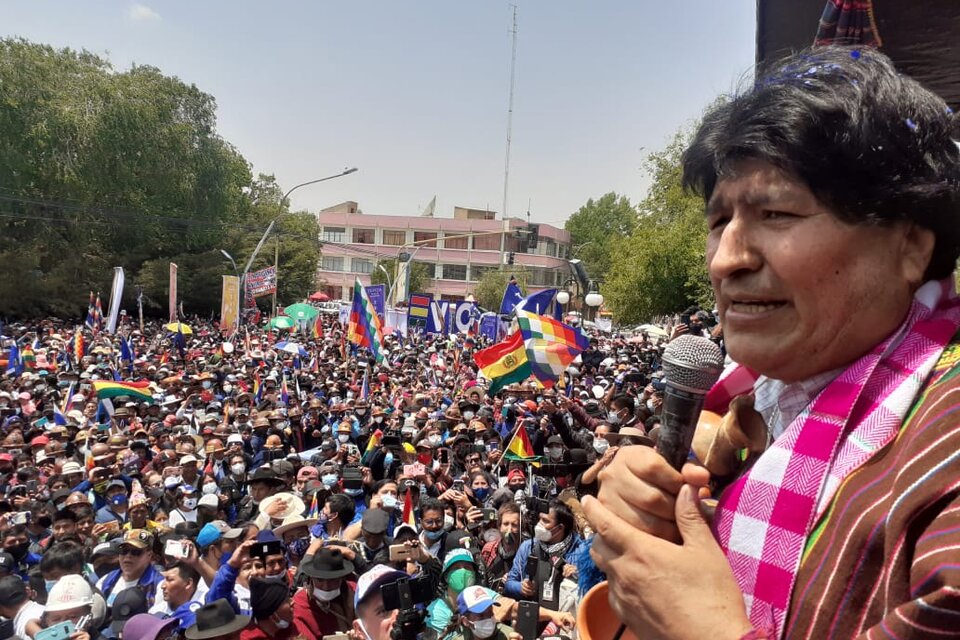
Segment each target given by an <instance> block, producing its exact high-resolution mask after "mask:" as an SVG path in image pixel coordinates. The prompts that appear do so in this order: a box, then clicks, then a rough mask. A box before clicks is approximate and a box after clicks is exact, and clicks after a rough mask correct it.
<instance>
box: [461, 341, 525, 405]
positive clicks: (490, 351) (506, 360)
mask: <svg viewBox="0 0 960 640" xmlns="http://www.w3.org/2000/svg"><path fill="white" fill-rule="evenodd" d="M473 361H474V362H476V363H477V366H478V367H480V370H481V371H482V372H483V376H484V377H485V378H486V379H487V380H489V381H490V388H489V389H488V390H487V393H488V394H489V395H491V396H492V395H494V394H496V393H497V392H498V391H500V389H502V388H503V387H505V386H507V385H508V384H513V383H514V382H523V381H524V380H526V379H527V378H528V377H530V363H529V361H527V350H526V348H525V347H524V344H523V334H521V333H520V332H519V331H517V332H516V333H514V334H513V335H511V336H508V337H507V339H506V340H504V341H503V342H500V343H498V344H495V345H493V346H492V347H487V348H486V349H482V350H480V351H477V353H476V354H474V356H473Z"/></svg>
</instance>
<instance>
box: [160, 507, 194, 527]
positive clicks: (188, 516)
mask: <svg viewBox="0 0 960 640" xmlns="http://www.w3.org/2000/svg"><path fill="white" fill-rule="evenodd" d="M196 521H197V510H196V509H192V510H190V511H184V510H182V509H174V510H173V511H171V512H170V517H169V518H168V519H167V526H169V527H171V528H172V527H175V526H177V525H178V524H180V523H181V522H196Z"/></svg>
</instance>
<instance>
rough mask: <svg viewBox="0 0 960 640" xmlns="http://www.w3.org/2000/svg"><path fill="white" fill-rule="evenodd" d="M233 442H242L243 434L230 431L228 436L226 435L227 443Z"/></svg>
mask: <svg viewBox="0 0 960 640" xmlns="http://www.w3.org/2000/svg"><path fill="white" fill-rule="evenodd" d="M233 443H237V444H243V436H242V435H240V434H239V433H231V434H230V435H229V436H227V444H233Z"/></svg>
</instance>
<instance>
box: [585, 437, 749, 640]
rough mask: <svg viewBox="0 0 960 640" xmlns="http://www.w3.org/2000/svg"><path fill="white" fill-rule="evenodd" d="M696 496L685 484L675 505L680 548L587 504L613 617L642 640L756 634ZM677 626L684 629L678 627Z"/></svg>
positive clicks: (591, 500) (588, 501)
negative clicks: (752, 629) (607, 582)
mask: <svg viewBox="0 0 960 640" xmlns="http://www.w3.org/2000/svg"><path fill="white" fill-rule="evenodd" d="M630 448H631V449H641V448H645V447H630ZM697 490H698V487H697V486H693V485H690V484H685V485H683V487H682V488H681V489H680V491H679V495H678V496H677V497H676V500H675V512H674V520H675V521H676V528H677V532H678V535H679V537H680V541H681V543H680V544H674V543H673V542H668V541H667V540H663V539H660V538H658V537H654V536H652V535H650V534H648V533H645V532H644V531H643V530H642V529H641V528H637V527H635V526H633V525H632V524H630V523H629V522H628V521H627V520H626V519H624V518H623V517H621V515H622V514H625V513H626V511H615V510H614V509H611V508H609V507H608V506H607V505H605V504H603V503H601V502H600V501H599V500H597V499H595V498H591V497H590V496H587V497H585V498H584V499H583V508H584V512H585V513H586V516H587V519H589V521H590V524H591V525H592V526H593V528H594V529H595V530H596V531H597V537H596V538H595V539H594V543H593V547H592V548H591V550H590V556H591V557H592V558H593V560H594V562H596V563H597V567H598V568H599V569H600V570H601V571H603V572H604V573H605V574H606V575H607V579H608V581H609V587H610V604H611V606H612V607H613V610H614V612H615V613H616V614H617V616H618V617H619V618H620V619H621V620H623V621H624V622H626V624H627V626H629V627H630V630H631V631H633V633H634V634H635V635H636V636H637V637H638V638H666V637H669V638H672V639H675V640H687V639H689V640H694V639H699V638H731V639H734V638H740V637H741V636H743V635H744V634H745V633H748V632H749V631H750V630H751V628H752V625H751V624H750V621H749V620H748V619H747V615H746V611H745V607H744V603H743V596H742V595H741V593H740V587H739V586H738V585H737V582H736V580H734V577H733V572H732V571H731V569H730V565H729V564H728V563H727V559H726V557H725V556H724V554H723V551H722V550H721V549H720V546H719V545H718V544H717V542H716V540H715V539H714V537H713V534H712V532H711V531H710V526H709V525H708V524H707V522H706V520H704V518H703V515H702V513H701V511H700V501H699V499H698V498H697ZM678 619H680V620H684V624H682V625H677V624H676V623H675V621H676V620H678Z"/></svg>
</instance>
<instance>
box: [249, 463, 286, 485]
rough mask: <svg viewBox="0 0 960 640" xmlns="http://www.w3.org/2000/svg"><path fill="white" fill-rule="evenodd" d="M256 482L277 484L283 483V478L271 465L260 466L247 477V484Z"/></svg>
mask: <svg viewBox="0 0 960 640" xmlns="http://www.w3.org/2000/svg"><path fill="white" fill-rule="evenodd" d="M254 482H266V483H268V484H272V485H275V486H280V485H282V484H283V480H281V479H280V478H279V477H278V476H277V474H276V473H274V471H273V469H271V468H270V467H260V468H259V469H257V470H256V471H254V472H253V475H252V476H250V477H249V478H247V484H253V483H254Z"/></svg>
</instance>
